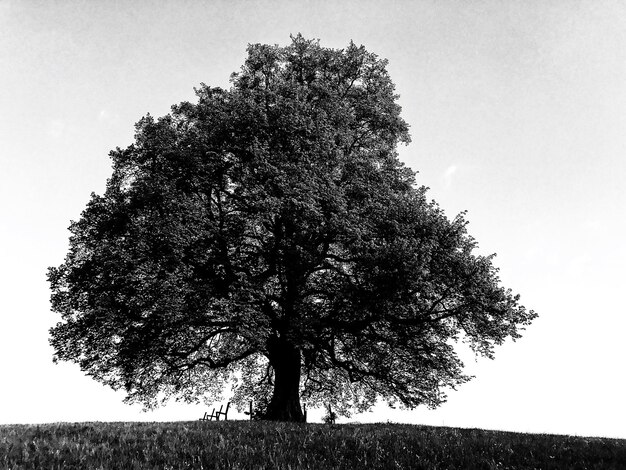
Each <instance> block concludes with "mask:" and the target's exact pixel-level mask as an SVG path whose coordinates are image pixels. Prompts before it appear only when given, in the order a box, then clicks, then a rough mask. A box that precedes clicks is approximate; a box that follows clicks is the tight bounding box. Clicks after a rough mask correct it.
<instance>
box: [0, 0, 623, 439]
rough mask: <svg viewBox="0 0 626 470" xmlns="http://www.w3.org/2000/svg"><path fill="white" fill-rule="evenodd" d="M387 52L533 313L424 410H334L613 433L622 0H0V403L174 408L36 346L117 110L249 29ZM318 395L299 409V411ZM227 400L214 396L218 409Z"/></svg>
mask: <svg viewBox="0 0 626 470" xmlns="http://www.w3.org/2000/svg"><path fill="white" fill-rule="evenodd" d="M298 32H301V33H302V34H303V35H304V36H305V37H307V38H312V37H315V38H319V39H321V44H322V45H323V46H328V47H345V46H346V45H347V44H348V42H349V41H350V39H352V40H354V42H355V43H357V44H363V45H365V46H366V48H367V49H368V50H369V51H372V52H375V53H377V54H378V55H379V56H381V57H384V58H387V59H389V61H390V63H389V67H388V70H389V71H390V74H391V77H392V79H393V80H394V82H395V83H396V86H397V91H398V93H399V94H400V95H401V98H400V103H401V105H402V106H403V117H404V118H405V120H406V121H407V122H409V124H410V125H411V134H412V138H413V143H411V145H410V146H408V147H406V148H402V150H401V158H402V159H403V160H404V161H405V162H406V163H407V164H408V165H409V166H411V167H412V168H414V169H416V170H419V171H420V175H419V181H420V183H421V184H425V185H427V186H429V187H430V188H431V191H430V196H431V198H434V199H435V200H437V201H438V202H439V203H440V205H441V206H442V207H443V208H444V209H445V210H446V212H447V213H448V214H449V215H450V216H454V215H455V214H457V213H458V212H459V211H461V210H465V209H467V210H468V215H467V218H468V220H469V221H470V225H469V231H470V233H471V234H472V235H473V236H474V237H475V238H476V239H477V240H478V241H479V243H480V250H481V252H482V253H485V254H487V253H493V252H496V253H498V257H497V258H496V261H495V262H496V265H497V266H499V267H500V268H501V278H502V280H503V284H504V285H505V286H506V287H510V288H512V289H513V291H515V292H517V293H519V294H521V296H522V298H521V300H522V304H524V305H526V306H527V307H528V308H532V309H534V310H536V311H537V312H539V314H540V317H539V318H538V319H537V320H536V321H535V323H534V324H533V325H532V326H531V327H530V328H528V330H527V331H526V333H525V335H524V337H523V338H522V339H521V340H519V341H518V342H516V343H507V344H506V345H504V346H502V347H500V348H499V349H498V350H497V351H496V359H495V360H494V361H489V360H478V362H475V361H474V360H473V359H471V358H470V359H469V360H468V361H467V362H466V365H467V367H468V369H469V371H470V372H471V373H473V374H475V375H476V378H475V379H474V380H473V381H472V382H470V383H468V384H466V385H464V386H463V387H461V388H460V389H459V390H458V391H456V392H454V391H453V392H450V394H449V400H448V403H447V404H445V405H444V406H442V407H441V408H439V409H438V410H436V411H428V410H426V409H422V408H418V409H416V410H413V411H392V410H388V409H386V408H384V407H381V408H379V409H377V410H376V411H375V412H373V413H367V414H364V415H360V416H354V417H353V418H352V419H353V420H359V421H362V422H364V421H386V420H391V421H397V422H410V423H423V424H434V425H441V424H445V425H446V426H448V425H449V426H462V427H480V428H489V429H502V430H514V431H522V432H552V433H564V434H579V435H598V436H613V437H621V438H626V427H625V426H624V423H626V405H625V403H624V397H625V396H626V390H625V387H624V384H625V382H626V381H625V379H624V369H625V368H624V365H623V361H624V359H625V358H626V354H625V353H626V342H624V341H623V338H624V330H625V327H626V316H625V313H626V312H625V307H624V290H623V288H624V281H625V280H626V276H625V274H624V265H625V262H626V248H625V246H624V231H625V229H626V222H625V221H624V215H625V212H626V211H625V207H626V190H625V189H624V186H623V184H624V181H625V176H626V159H625V156H626V137H625V135H626V134H625V129H626V79H625V77H626V3H623V2H620V1H587V2H585V1H574V0H571V1H565V0H563V1H559V0H555V1H552V2H543V1H527V2H502V1H484V2H481V1H458V2H455V1H439V2H432V1H408V0H407V1H397V2H390V1H388V0H386V1H382V0H381V1H376V2H374V1H353V2H347V1H344V2H334V1H308V2H306V1H304V2H288V1H285V2H272V1H257V2H254V1H248V2H243V1H232V0H230V1H224V2H218V1H210V2H209V1H206V2H201V1H194V2H191V1H189V2H183V1H180V2H178V1H177V2H132V3H131V2H121V1H119V2H118V1H101V2H96V1H93V2H90V1H76V2H72V1H63V2H61V1H50V2H34V1H33V2H29V1H7V0H0V267H1V269H0V377H1V379H0V380H1V382H0V423H34V422H50V421H106V420H111V421H116V420H149V421H160V420H189V419H196V418H198V417H199V416H201V415H202V412H203V408H202V407H200V406H182V405H176V404H174V405H172V406H167V407H165V408H163V409H160V410H158V411H157V412H154V413H149V414H145V413H141V411H140V407H130V406H127V405H124V404H123V403H122V402H121V400H122V398H123V396H122V395H121V394H118V393H115V392H113V391H111V390H109V389H107V388H105V387H103V386H102V385H100V384H99V383H97V382H94V381H92V380H91V379H89V378H88V377H85V376H84V375H83V374H82V373H81V372H80V370H79V368H78V366H76V365H73V364H61V365H57V366H55V365H53V364H52V361H51V358H52V350H51V348H50V346H49V345H48V328H49V327H50V326H52V325H53V324H54V323H56V321H57V320H58V319H57V317H56V316H55V315H54V314H53V313H51V312H50V308H49V288H48V284H47V282H46V280H45V274H46V268H47V267H48V266H51V265H54V266H57V265H59V264H60V263H61V262H62V261H63V259H64V257H65V254H66V252H67V248H68V236H69V232H68V231H67V226H68V225H69V221H70V219H77V218H78V217H79V215H80V212H81V210H82V209H83V208H84V206H85V204H86V202H87V201H88V198H89V194H90V193H91V191H95V192H97V193H102V191H103V189H104V184H105V181H106V178H107V177H108V176H109V175H110V171H111V167H110V161H109V158H108V156H107V154H108V152H109V150H110V149H112V148H114V147H116V146H121V147H124V146H126V145H128V144H130V143H131V139H132V135H133V131H134V129H133V124H134V123H135V122H136V121H137V120H138V119H139V118H140V117H141V116H142V115H144V114H145V113H147V112H150V113H151V114H153V115H155V116H160V115H163V114H164V113H166V112H168V111H169V107H170V105H172V104H175V103H178V102H180V101H183V100H194V95H193V87H194V86H198V85H199V83H200V82H205V83H207V84H209V85H213V86H227V85H228V77H229V75H230V73H231V72H234V71H236V70H238V69H239V67H240V66H241V64H242V63H243V60H244V57H245V48H246V45H247V44H248V43H256V42H261V43H269V44H281V45H286V44H287V43H288V42H289V34H290V33H293V34H296V33H298ZM320 415H321V411H320V412H318V413H312V417H313V419H316V417H317V419H319V416H320ZM236 416H237V415H235V414H233V417H236Z"/></svg>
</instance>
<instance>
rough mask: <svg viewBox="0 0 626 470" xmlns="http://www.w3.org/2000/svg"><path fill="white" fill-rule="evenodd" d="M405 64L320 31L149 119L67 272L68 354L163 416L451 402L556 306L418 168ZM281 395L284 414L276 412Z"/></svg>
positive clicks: (61, 296)
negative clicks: (499, 257) (402, 148)
mask: <svg viewBox="0 0 626 470" xmlns="http://www.w3.org/2000/svg"><path fill="white" fill-rule="evenodd" d="M385 67H386V61H385V60H380V59H379V58H378V57H377V56H376V55H374V54H372V53H369V52H367V51H366V50H365V49H364V48H363V47H362V46H361V47H357V46H355V45H354V44H350V45H349V46H348V47H347V48H346V49H344V50H333V49H329V48H323V47H321V46H320V45H319V42H317V41H311V40H306V39H304V38H302V37H301V36H300V35H298V36H297V37H292V41H291V44H289V45H288V46H286V47H278V46H268V45H260V44H256V45H251V46H249V47H248V57H247V59H246V61H245V64H244V65H243V67H242V69H241V71H240V72H239V73H236V74H233V75H232V77H231V84H232V86H231V88H230V89H229V90H224V89H220V88H211V87H209V86H206V85H204V84H203V85H202V86H201V87H200V88H199V89H197V90H196V94H197V96H198V102H197V103H196V104H192V103H188V102H184V103H181V104H179V105H176V106H173V107H172V112H171V113H170V114H168V115H166V116H164V117H162V118H159V119H156V120H155V119H154V118H153V117H151V116H150V115H148V116H146V117H144V118H142V119H141V120H140V121H139V122H138V123H137V125H136V136H135V143H134V144H132V145H130V146H129V147H127V148H126V149H120V148H117V149H116V150H114V151H112V152H111V154H110V156H111V158H112V161H113V174H112V176H111V177H110V179H109V180H108V182H107V187H106V191H105V193H104V195H102V196H100V195H95V194H92V196H91V200H90V201H89V203H88V204H87V207H86V209H85V210H84V211H83V213H82V215H81V218H80V219H79V220H78V221H75V222H72V224H71V226H70V230H71V233H72V236H71V238H70V250H69V253H68V255H67V257H66V259H65V262H64V263H63V264H62V265H60V266H59V267H57V268H50V269H49V274H48V277H49V281H50V284H51V289H52V300H51V301H52V307H53V310H54V311H55V312H57V313H59V314H60V315H61V321H60V322H59V323H58V324H57V325H56V326H54V327H53V328H52V329H51V330H50V333H51V339H50V342H51V344H52V346H53V347H54V350H55V356H54V359H55V361H56V360H66V361H74V362H77V363H78V364H79V365H80V367H81V369H82V370H83V371H85V372H86V373H87V374H88V375H90V376H92V377H93V378H94V379H96V380H98V381H101V382H102V383H104V384H106V385H109V386H111V387H113V388H115V389H118V388H123V389H125V391H126V393H127V398H126V400H127V401H129V402H140V403H143V404H144V405H145V406H147V407H152V406H155V405H157V404H158V403H159V402H161V401H162V400H166V399H168V398H169V397H172V396H175V397H177V398H179V399H183V400H187V401H195V400H197V399H199V398H200V397H202V396H207V395H208V396H209V397H218V396H219V393H220V392H221V390H222V389H223V388H224V386H225V384H227V383H231V384H233V387H234V399H233V401H234V402H235V403H236V404H238V405H239V406H240V407H241V405H243V404H244V403H245V402H246V401H247V400H248V399H250V398H254V399H256V400H257V401H258V402H259V403H261V404H264V405H263V406H264V408H265V411H264V412H263V417H264V418H266V419H274V420H287V421H302V420H303V413H302V410H301V406H300V400H301V399H305V400H307V402H308V403H309V404H311V405H313V406H315V405H320V404H332V406H333V409H334V410H335V411H336V412H338V413H339V414H344V415H345V414H347V413H349V412H350V411H351V410H357V411H362V410H366V409H368V408H369V407H371V406H372V404H373V403H374V402H375V401H376V400H377V399H379V398H380V399H384V400H387V401H388V402H390V403H394V402H397V401H399V402H400V404H401V405H403V406H405V407H409V408H412V407H415V406H417V405H420V404H426V405H428V406H431V407H435V406H437V405H439V404H440V403H441V402H442V401H443V400H444V399H445V393H444V391H445V389H446V388H454V387H456V386H457V385H459V384H461V383H463V382H465V381H467V380H468V377H467V376H466V375H464V374H463V371H462V367H463V364H462V363H461V361H460V360H459V358H458V356H457V355H456V353H455V350H454V347H453V345H454V342H455V341H457V340H461V339H462V340H464V341H467V342H468V343H469V345H470V346H471V347H472V348H473V350H474V351H475V352H476V353H477V354H481V355H484V356H488V357H492V355H493V350H494V345H496V344H500V343H502V342H503V341H504V340H505V339H506V338H507V337H512V338H513V339H515V338H518V337H519V331H520V330H521V329H522V326H523V325H528V324H529V323H530V322H531V321H532V319H533V318H534V317H535V316H536V314H535V313H534V312H532V311H526V310H525V308H524V307H523V306H520V305H518V297H517V296H513V295H512V294H511V292H510V290H505V289H504V288H502V287H500V286H499V279H498V277H497V269H496V268H495V267H494V266H493V265H492V260H491V257H483V256H477V255H475V254H473V250H474V248H475V247H476V242H475V241H474V240H473V239H472V238H471V237H470V236H469V235H468V234H467V231H466V221H465V220H464V217H463V214H461V215H459V216H457V217H456V218H454V219H453V220H449V219H448V218H446V216H445V215H444V213H443V211H442V210H441V209H440V208H439V207H438V206H437V205H436V203H434V202H429V201H427V199H426V188H425V187H418V186H417V185H416V182H415V174H414V172H413V171H411V170H410V169H408V168H405V167H404V166H403V164H402V163H401V162H400V161H399V160H398V157H397V153H396V146H397V145H398V143H408V142H409V134H408V126H407V124H406V123H405V122H404V121H403V120H402V119H401V117H400V107H399V106H398V104H397V103H396V99H397V96H396V95H395V94H394V86H393V83H392V82H391V80H390V78H389V75H388V73H387V71H386V68H385ZM265 404H266V405H265Z"/></svg>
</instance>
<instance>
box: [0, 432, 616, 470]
mask: <svg viewBox="0 0 626 470" xmlns="http://www.w3.org/2000/svg"><path fill="white" fill-rule="evenodd" d="M624 462H626V440H618V439H601V438H586V437H572V436H555V435H533V434H517V433H504V432H497V431H482V430H479V429H454V428H436V427H428V426H411V425H397V424H377V425H332V426H327V425H321V424H317V425H315V424H307V425H303V424H293V423H268V422H235V421H226V422H224V421H219V422H211V423H209V422H206V423H205V422H197V421H196V422H188V423H184V422H181V423H76V424H47V425H39V426H34V425H13V426H0V468H7V469H12V470H22V469H23V470H26V469H40V468H63V469H65V470H70V469H84V468H94V469H95V468H124V469H129V470H132V469H172V470H173V469H190V468H213V469H244V468H245V469H249V470H253V469H279V468H282V469H287V468H298V469H302V470H306V469H316V470H317V469H319V470H323V469H353V468H396V469H403V468H404V469H437V468H458V469H468V470H471V469H507V468H508V469H512V468H515V469H533V468H541V469H544V470H549V469H560V468H568V469H618V468H623V463H624Z"/></svg>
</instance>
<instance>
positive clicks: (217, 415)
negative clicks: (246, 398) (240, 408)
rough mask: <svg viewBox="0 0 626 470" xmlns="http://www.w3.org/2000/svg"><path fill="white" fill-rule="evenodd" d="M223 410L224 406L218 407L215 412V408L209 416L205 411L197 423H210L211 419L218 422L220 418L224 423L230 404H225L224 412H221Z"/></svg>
mask: <svg viewBox="0 0 626 470" xmlns="http://www.w3.org/2000/svg"><path fill="white" fill-rule="evenodd" d="M223 408H224V405H220V410H219V411H215V408H213V411H212V412H211V414H209V413H208V412H207V411H205V412H204V416H203V417H202V418H199V419H198V421H212V420H213V419H215V421H219V420H220V416H223V417H224V421H226V420H228V409H229V408H230V402H228V403H227V404H226V411H222V409H223Z"/></svg>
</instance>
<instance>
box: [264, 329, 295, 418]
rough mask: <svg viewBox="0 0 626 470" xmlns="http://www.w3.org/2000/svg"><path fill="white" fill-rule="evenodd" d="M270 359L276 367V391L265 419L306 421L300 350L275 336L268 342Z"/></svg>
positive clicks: (273, 366)
mask: <svg viewBox="0 0 626 470" xmlns="http://www.w3.org/2000/svg"><path fill="white" fill-rule="evenodd" d="M268 352H269V360H270V364H271V365H272V368H273V369H274V392H273V394H272V400H271V401H270V404H269V405H268V407H267V411H266V412H265V416H264V418H265V419H268V420H273V421H295V422H300V423H303V422H304V414H303V413H302V408H301V407H300V366H301V358H300V350H299V349H298V348H296V347H295V346H293V345H292V344H291V343H289V342H288V341H286V340H284V339H282V338H277V337H273V338H270V340H269V342H268Z"/></svg>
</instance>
